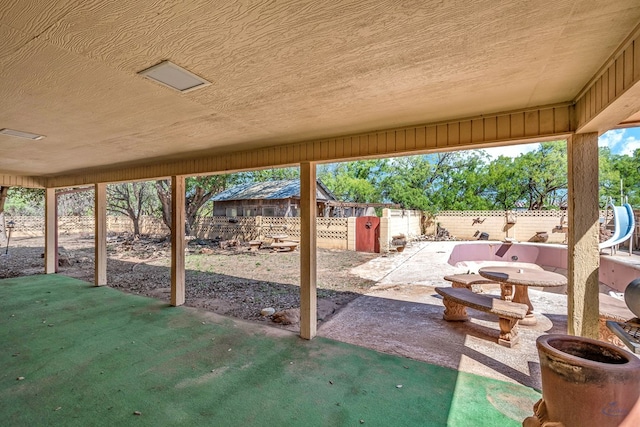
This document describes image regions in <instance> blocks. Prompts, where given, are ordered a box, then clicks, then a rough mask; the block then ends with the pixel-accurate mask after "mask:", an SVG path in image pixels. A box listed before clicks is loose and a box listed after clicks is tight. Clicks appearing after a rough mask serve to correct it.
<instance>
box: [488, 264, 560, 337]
mask: <svg viewBox="0 0 640 427" xmlns="http://www.w3.org/2000/svg"><path fill="white" fill-rule="evenodd" d="M478 274H480V275H481V276H482V277H484V278H486V279H491V280H495V281H496V282H498V283H500V284H501V285H513V286H514V287H515V292H514V293H513V302H519V303H521V304H526V305H527V306H528V307H529V311H528V312H527V316H526V317H525V318H524V319H522V320H520V322H518V323H519V324H520V325H524V326H532V325H535V324H536V323H537V322H538V321H537V320H536V318H535V316H534V315H533V305H532V304H531V301H530V300H529V286H535V287H541V288H546V287H553V286H564V285H566V284H567V278H566V277H564V276H563V275H562V274H558V273H553V272H551V271H545V270H537V269H533V268H522V267H491V266H488V267H483V268H481V269H479V270H478ZM503 294H504V292H503Z"/></svg>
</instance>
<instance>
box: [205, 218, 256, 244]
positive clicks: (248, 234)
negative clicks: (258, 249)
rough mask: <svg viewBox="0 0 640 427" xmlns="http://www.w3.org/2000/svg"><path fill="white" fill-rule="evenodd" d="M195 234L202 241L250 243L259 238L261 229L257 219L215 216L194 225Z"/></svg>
mask: <svg viewBox="0 0 640 427" xmlns="http://www.w3.org/2000/svg"><path fill="white" fill-rule="evenodd" d="M194 234H195V235H196V236H197V237H199V238H201V239H215V238H220V239H223V240H230V239H238V240H243V241H249V240H254V239H257V238H258V234H259V229H258V227H256V218H255V217H233V218H228V217H226V216H215V217H209V218H198V219H197V220H196V223H195V224H194Z"/></svg>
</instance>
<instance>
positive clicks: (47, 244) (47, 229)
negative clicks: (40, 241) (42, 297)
mask: <svg viewBox="0 0 640 427" xmlns="http://www.w3.org/2000/svg"><path fill="white" fill-rule="evenodd" d="M57 203H58V199H57V197H56V189H55V188H47V189H45V190H44V273H45V274H53V273H57V272H58V256H57V255H58V244H57V243H58V242H57V234H58V227H57V222H58V215H57V213H58V212H57V211H58V209H57V206H56V205H57Z"/></svg>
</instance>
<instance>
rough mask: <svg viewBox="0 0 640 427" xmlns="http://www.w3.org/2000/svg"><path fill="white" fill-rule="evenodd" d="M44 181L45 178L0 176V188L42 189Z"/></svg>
mask: <svg viewBox="0 0 640 427" xmlns="http://www.w3.org/2000/svg"><path fill="white" fill-rule="evenodd" d="M45 181H46V179H45V178H39V177H33V176H22V175H6V174H0V186H2V187H4V186H7V187H26V188H44V184H43V183H44V182H45Z"/></svg>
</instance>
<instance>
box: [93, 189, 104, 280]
mask: <svg viewBox="0 0 640 427" xmlns="http://www.w3.org/2000/svg"><path fill="white" fill-rule="evenodd" d="M94 191H95V194H94V215H95V238H94V247H95V274H94V279H93V283H94V285H95V286H104V285H106V284H107V184H103V183H99V184H96V185H95V190H94Z"/></svg>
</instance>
